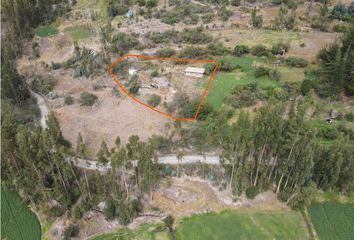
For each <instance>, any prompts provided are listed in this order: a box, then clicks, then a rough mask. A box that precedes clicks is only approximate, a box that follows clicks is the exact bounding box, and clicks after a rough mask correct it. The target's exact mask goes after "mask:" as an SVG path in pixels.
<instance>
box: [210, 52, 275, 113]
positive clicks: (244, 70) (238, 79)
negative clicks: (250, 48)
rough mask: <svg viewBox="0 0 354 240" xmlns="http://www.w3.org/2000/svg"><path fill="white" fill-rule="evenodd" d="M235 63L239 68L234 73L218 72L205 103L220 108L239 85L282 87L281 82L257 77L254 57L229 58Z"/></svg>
mask: <svg viewBox="0 0 354 240" xmlns="http://www.w3.org/2000/svg"><path fill="white" fill-rule="evenodd" d="M228 59H231V60H232V62H233V63H235V64H237V65H238V66H239V67H238V68H237V69H236V70H234V71H232V72H218V73H217V74H216V75H215V78H214V79H213V82H212V84H211V86H210V88H209V91H208V94H207V96H206V98H205V102H208V103H210V104H212V105H213V107H215V108H219V107H220V106H221V105H222V103H223V102H224V100H225V98H226V97H227V96H228V95H229V94H230V93H231V92H232V90H233V89H234V88H235V87H236V86H237V85H246V84H249V83H257V84H258V85H259V86H260V87H276V86H281V83H280V82H276V81H273V80H270V79H269V78H267V77H259V78H256V77H255V67H254V66H253V65H254V62H255V61H257V60H258V59H257V58H254V57H249V56H246V57H229V58H228Z"/></svg>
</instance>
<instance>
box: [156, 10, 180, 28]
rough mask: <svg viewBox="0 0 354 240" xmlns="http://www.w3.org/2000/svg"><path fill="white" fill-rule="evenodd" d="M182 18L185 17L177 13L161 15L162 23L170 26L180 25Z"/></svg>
mask: <svg viewBox="0 0 354 240" xmlns="http://www.w3.org/2000/svg"><path fill="white" fill-rule="evenodd" d="M182 18H183V16H182V15H180V14H179V13H178V12H175V11H169V12H164V13H162V14H161V22H163V23H166V24H170V25H174V24H176V23H179V22H180V21H181V20H182Z"/></svg>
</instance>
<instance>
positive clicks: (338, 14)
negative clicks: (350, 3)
mask: <svg viewBox="0 0 354 240" xmlns="http://www.w3.org/2000/svg"><path fill="white" fill-rule="evenodd" d="M347 14H348V8H347V7H346V6H345V5H344V4H343V3H337V4H336V5H334V7H333V10H332V18H335V19H339V20H344V18H345V17H346V16H347Z"/></svg>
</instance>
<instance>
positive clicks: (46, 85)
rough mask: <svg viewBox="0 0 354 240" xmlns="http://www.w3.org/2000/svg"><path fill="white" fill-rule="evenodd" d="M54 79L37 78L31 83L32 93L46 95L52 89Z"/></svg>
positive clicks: (50, 77) (49, 77) (48, 77)
mask: <svg viewBox="0 0 354 240" xmlns="http://www.w3.org/2000/svg"><path fill="white" fill-rule="evenodd" d="M54 84H55V81H54V78H53V77H52V76H47V77H43V76H37V77H36V78H35V79H33V81H32V82H31V88H32V90H33V91H35V92H37V93H41V94H45V95H46V94H48V93H49V92H50V91H52V90H53V88H54Z"/></svg>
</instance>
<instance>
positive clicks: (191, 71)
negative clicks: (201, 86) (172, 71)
mask: <svg viewBox="0 0 354 240" xmlns="http://www.w3.org/2000/svg"><path fill="white" fill-rule="evenodd" d="M204 72H205V68H197V67H187V68H186V69H185V70H184V73H185V75H186V76H189V77H198V78H200V77H203V74H204Z"/></svg>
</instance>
